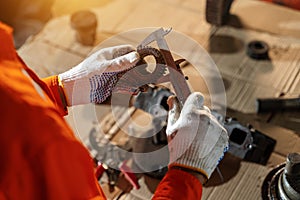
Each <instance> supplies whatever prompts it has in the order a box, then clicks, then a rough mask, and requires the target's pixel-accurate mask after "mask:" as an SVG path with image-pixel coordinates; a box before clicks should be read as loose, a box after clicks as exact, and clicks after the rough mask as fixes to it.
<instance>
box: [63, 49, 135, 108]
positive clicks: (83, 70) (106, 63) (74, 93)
mask: <svg viewBox="0 0 300 200" xmlns="http://www.w3.org/2000/svg"><path fill="white" fill-rule="evenodd" d="M138 61H139V55H138V53H137V52H136V51H135V50H134V48H133V47H132V46H130V45H121V46H114V47H109V48H104V49H101V50H99V51H97V52H95V53H94V54H92V55H91V56H89V57H88V58H87V59H85V60H84V61H83V62H81V63H80V64H78V65H77V66H75V67H74V68H72V69H70V70H68V71H66V72H64V73H62V74H59V75H58V78H59V80H60V82H61V84H62V87H63V90H64V93H65V96H66V100H67V104H68V106H72V105H78V104H87V103H102V102H103V101H105V100H106V99H107V97H109V96H110V95H111V92H112V90H113V88H114V86H115V84H116V83H117V81H118V80H119V78H120V77H121V76H122V75H123V74H124V73H125V72H127V71H128V70H130V69H132V68H133V67H134V66H135V64H136V63H137V62H138Z"/></svg>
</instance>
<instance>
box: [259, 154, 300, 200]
mask: <svg viewBox="0 0 300 200" xmlns="http://www.w3.org/2000/svg"><path fill="white" fill-rule="evenodd" d="M262 198H263V199H264V200H298V199H300V154H299V153H291V154H289V155H288V156H287V159H286V163H283V164H281V165H278V166H277V167H276V168H274V169H273V170H271V171H270V172H269V174H268V175H267V177H266V178H265V180H264V183H263V185H262Z"/></svg>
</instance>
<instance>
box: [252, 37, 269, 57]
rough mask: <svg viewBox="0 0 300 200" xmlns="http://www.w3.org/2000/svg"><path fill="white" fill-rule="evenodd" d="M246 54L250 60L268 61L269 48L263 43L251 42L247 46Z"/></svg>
mask: <svg viewBox="0 0 300 200" xmlns="http://www.w3.org/2000/svg"><path fill="white" fill-rule="evenodd" d="M247 54H248V56H249V57H250V58H253V59H256V60H266V59H269V46H268V44H267V43H265V42H263V41H259V40H254V41H251V42H249V43H248V45H247Z"/></svg>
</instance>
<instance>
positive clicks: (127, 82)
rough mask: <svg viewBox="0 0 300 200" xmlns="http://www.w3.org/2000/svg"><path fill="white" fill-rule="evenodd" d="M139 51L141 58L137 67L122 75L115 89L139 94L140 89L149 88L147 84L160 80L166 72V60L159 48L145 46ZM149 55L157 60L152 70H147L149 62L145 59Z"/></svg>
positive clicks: (142, 90)
mask: <svg viewBox="0 0 300 200" xmlns="http://www.w3.org/2000/svg"><path fill="white" fill-rule="evenodd" d="M137 52H138V53H139V55H140V58H141V60H140V61H139V62H138V63H137V65H136V67H134V68H133V69H131V70H129V71H128V72H126V73H125V74H124V75H122V77H121V78H120V79H119V82H118V83H117V85H116V86H115V88H114V91H119V92H122V91H123V92H129V93H131V94H137V93H138V92H140V91H141V92H144V91H145V90H146V89H147V86H146V85H147V84H152V83H153V84H155V83H157V82H159V81H158V80H159V79H160V78H161V77H162V76H163V75H164V73H165V72H166V67H165V60H164V58H163V55H162V54H161V52H160V51H159V50H158V49H155V48H153V47H149V46H145V47H143V48H138V49H137ZM148 56H153V57H154V59H155V62H156V66H155V69H154V70H153V71H152V72H149V71H148V70H147V67H148V63H146V62H145V60H144V58H146V57H148Z"/></svg>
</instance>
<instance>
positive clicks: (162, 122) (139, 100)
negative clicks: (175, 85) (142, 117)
mask: <svg viewBox="0 0 300 200" xmlns="http://www.w3.org/2000/svg"><path fill="white" fill-rule="evenodd" d="M171 95H173V93H172V92H171V91H170V90H169V89H168V88H166V87H163V86H152V87H150V88H149V89H148V90H147V92H143V93H140V94H138V95H137V96H136V98H135V101H134V106H135V107H136V108H139V109H142V110H144V111H145V112H148V113H150V114H151V115H152V116H153V120H152V123H153V129H151V130H149V131H148V132H145V133H144V134H145V135H150V134H149V133H155V134H154V135H153V136H152V137H147V138H141V139H138V138H135V139H134V142H133V150H134V152H153V151H156V150H158V149H161V148H163V147H164V146H166V145H167V144H168V142H167V136H166V124H167V115H168V110H169V108H168V105H167V99H168V97H169V96H171ZM151 135H152V134H151ZM167 153H168V152H166V154H165V155H161V157H160V158H157V159H155V160H153V161H152V162H151V163H149V165H152V166H153V167H150V168H153V169H154V168H156V169H158V170H155V171H151V172H147V173H146V174H147V175H149V176H151V177H153V178H156V179H162V178H163V177H164V175H165V174H166V172H167V171H168V168H167V167H166V165H165V163H164V162H165V161H168V159H169V157H168V154H167ZM146 159H148V158H145V157H136V158H134V162H135V164H136V165H137V166H138V167H139V168H141V169H142V170H143V165H144V164H145V162H146ZM156 166H162V167H156Z"/></svg>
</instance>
